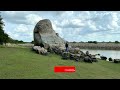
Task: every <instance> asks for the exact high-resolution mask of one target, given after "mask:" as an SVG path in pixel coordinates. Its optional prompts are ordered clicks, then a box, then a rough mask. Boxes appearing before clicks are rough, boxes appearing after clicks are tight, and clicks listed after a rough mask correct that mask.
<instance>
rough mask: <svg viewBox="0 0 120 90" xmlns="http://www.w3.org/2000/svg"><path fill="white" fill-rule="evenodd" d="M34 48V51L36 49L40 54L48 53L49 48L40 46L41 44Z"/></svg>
mask: <svg viewBox="0 0 120 90" xmlns="http://www.w3.org/2000/svg"><path fill="white" fill-rule="evenodd" d="M32 49H33V50H34V51H36V53H38V54H42V55H47V54H48V52H47V50H46V49H45V48H43V47H40V46H33V48H32Z"/></svg>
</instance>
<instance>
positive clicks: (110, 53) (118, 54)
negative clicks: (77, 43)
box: [80, 49, 120, 59]
mask: <svg viewBox="0 0 120 90" xmlns="http://www.w3.org/2000/svg"><path fill="white" fill-rule="evenodd" d="M80 50H81V51H83V52H86V51H89V53H90V54H93V55H94V54H100V56H102V55H103V56H106V57H107V58H110V57H111V58H113V59H120V50H119V51H118V50H91V49H80Z"/></svg>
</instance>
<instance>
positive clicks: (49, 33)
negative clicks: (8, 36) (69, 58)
mask: <svg viewBox="0 0 120 90" xmlns="http://www.w3.org/2000/svg"><path fill="white" fill-rule="evenodd" d="M64 43H65V42H64V40H63V39H62V38H61V37H59V35H58V33H55V31H54V30H53V27H52V23H51V21H50V20H49V19H44V20H40V21H39V22H38V23H37V24H36V26H35V28H34V46H41V45H42V44H43V45H44V47H45V48H46V47H49V46H62V45H64Z"/></svg>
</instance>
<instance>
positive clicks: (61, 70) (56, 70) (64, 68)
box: [54, 66, 75, 72]
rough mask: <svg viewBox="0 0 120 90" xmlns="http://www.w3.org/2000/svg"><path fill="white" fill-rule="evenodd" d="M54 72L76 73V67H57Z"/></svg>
mask: <svg viewBox="0 0 120 90" xmlns="http://www.w3.org/2000/svg"><path fill="white" fill-rule="evenodd" d="M54 72H75V66H55V67H54Z"/></svg>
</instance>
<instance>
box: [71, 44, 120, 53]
mask: <svg viewBox="0 0 120 90" xmlns="http://www.w3.org/2000/svg"><path fill="white" fill-rule="evenodd" d="M69 45H70V46H72V47H78V48H80V49H92V50H117V51H119V50H120V44H119V43H118V44H116V43H97V44H95V43H69Z"/></svg>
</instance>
